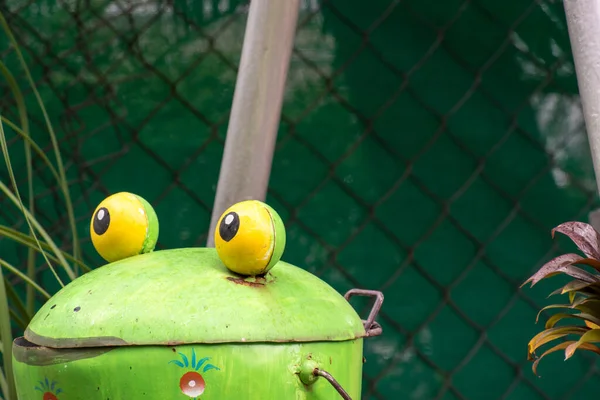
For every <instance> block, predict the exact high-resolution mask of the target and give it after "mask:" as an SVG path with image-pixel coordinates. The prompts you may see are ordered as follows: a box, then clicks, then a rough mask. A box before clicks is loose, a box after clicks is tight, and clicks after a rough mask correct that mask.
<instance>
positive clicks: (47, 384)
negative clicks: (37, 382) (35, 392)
mask: <svg viewBox="0 0 600 400" xmlns="http://www.w3.org/2000/svg"><path fill="white" fill-rule="evenodd" d="M46 387H47V388H49V387H50V382H48V378H46Z"/></svg>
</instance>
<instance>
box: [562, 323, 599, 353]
mask: <svg viewBox="0 0 600 400" xmlns="http://www.w3.org/2000/svg"><path fill="white" fill-rule="evenodd" d="M584 343H600V329H592V330H589V331H587V332H586V333H584V334H583V335H582V336H581V337H580V338H579V340H578V341H577V342H575V343H571V344H570V345H569V346H567V348H566V350H565V360H568V359H569V358H571V357H572V356H573V354H575V351H576V350H577V349H578V348H579V347H581V345H582V344H584Z"/></svg>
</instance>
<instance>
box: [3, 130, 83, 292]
mask: <svg viewBox="0 0 600 400" xmlns="http://www.w3.org/2000/svg"><path fill="white" fill-rule="evenodd" d="M0 146H1V147H2V154H3V155H4V161H5V162H6V168H7V169H8V175H9V177H10V180H11V183H12V185H13V187H14V190H15V195H16V197H15V195H12V193H10V190H8V188H6V189H7V193H6V194H7V195H8V193H10V194H11V195H12V197H15V199H14V201H13V203H15V205H16V206H17V207H19V208H20V209H21V211H22V212H23V214H24V216H25V221H27V225H28V226H29V230H30V231H31V234H32V235H33V237H34V238H35V239H36V241H37V235H36V234H35V231H34V229H33V227H32V226H31V223H32V220H34V221H35V218H34V217H33V215H32V214H31V212H30V211H28V210H27V211H26V209H25V205H24V204H23V201H22V200H21V195H20V194H19V189H18V186H17V181H16V179H15V174H14V171H13V169H12V166H11V163H10V156H9V154H8V146H7V144H6V136H5V135H4V126H3V124H2V121H0ZM2 185H4V184H2ZM9 197H10V196H9ZM48 239H49V237H48ZM46 240H47V239H46ZM47 241H48V240H47ZM38 246H39V244H38ZM40 248H41V246H40ZM42 255H44V258H45V260H46V262H47V263H48V265H49V266H50V269H51V270H52V272H53V273H54V276H55V277H56V280H58V283H60V285H61V286H63V287H64V286H65V285H64V283H63V282H62V280H61V279H60V277H59V276H58V274H57V273H56V270H55V269H54V266H53V265H52V264H51V263H50V260H48V257H45V254H44V253H42ZM57 255H58V254H57ZM65 264H66V261H65ZM66 266H67V267H68V268H69V269H70V267H69V266H68V264H66ZM72 279H74V277H73V278H72Z"/></svg>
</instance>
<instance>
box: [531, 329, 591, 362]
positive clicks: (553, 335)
mask: <svg viewBox="0 0 600 400" xmlns="http://www.w3.org/2000/svg"><path fill="white" fill-rule="evenodd" d="M585 332H587V329H586V328H584V327H580V326H560V327H556V328H550V329H545V330H543V331H542V332H540V333H538V334H537V335H535V336H534V337H533V338H532V339H531V340H530V341H529V344H528V345H527V347H528V350H529V351H528V353H527V354H528V358H529V359H532V356H534V355H535V351H536V350H537V349H538V348H540V347H541V346H543V345H545V344H546V343H549V342H551V341H553V340H556V339H560V338H562V337H565V336H567V335H583V334H584V333H585Z"/></svg>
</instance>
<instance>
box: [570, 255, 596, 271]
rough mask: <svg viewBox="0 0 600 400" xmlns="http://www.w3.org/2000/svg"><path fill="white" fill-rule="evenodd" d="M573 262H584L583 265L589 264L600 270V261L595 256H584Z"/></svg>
mask: <svg viewBox="0 0 600 400" xmlns="http://www.w3.org/2000/svg"><path fill="white" fill-rule="evenodd" d="M573 264H583V265H587V266H589V267H592V268H594V269H595V270H596V271H600V261H598V260H595V259H593V258H584V259H581V260H579V261H577V262H575V263H573Z"/></svg>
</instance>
